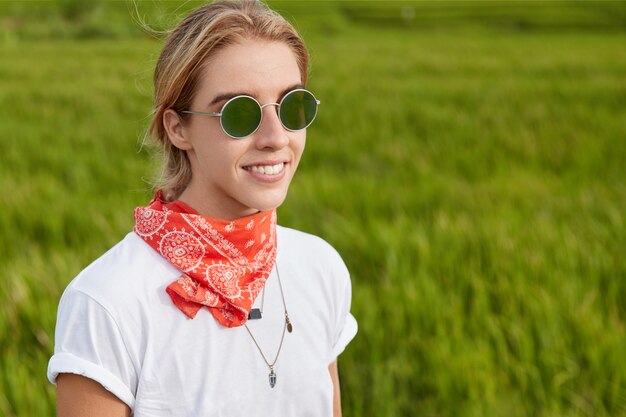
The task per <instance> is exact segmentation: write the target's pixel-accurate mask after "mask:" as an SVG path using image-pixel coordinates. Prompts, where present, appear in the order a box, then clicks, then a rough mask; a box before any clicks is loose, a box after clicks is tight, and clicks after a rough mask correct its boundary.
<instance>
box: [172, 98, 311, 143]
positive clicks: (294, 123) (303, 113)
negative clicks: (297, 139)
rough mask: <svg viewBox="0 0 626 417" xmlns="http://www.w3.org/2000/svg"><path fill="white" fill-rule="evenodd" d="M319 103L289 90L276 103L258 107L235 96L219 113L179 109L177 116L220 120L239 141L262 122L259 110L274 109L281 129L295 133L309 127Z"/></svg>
mask: <svg viewBox="0 0 626 417" xmlns="http://www.w3.org/2000/svg"><path fill="white" fill-rule="evenodd" d="M318 104H320V101H319V100H318V99H316V98H315V96H314V95H313V93H311V92H310V91H308V90H305V89H303V88H297V89H295V90H291V91H290V92H288V93H287V94H285V96H284V97H283V98H282V100H280V103H267V104H263V105H261V104H259V102H258V101H256V100H255V99H254V98H253V97H250V96H245V95H242V96H236V97H233V98H231V99H230V100H228V101H227V102H226V103H225V104H224V106H222V110H220V111H219V112H210V113H207V112H200V111H191V110H183V111H182V112H181V113H188V114H201V115H206V116H215V117H219V118H220V124H221V125H222V129H223V130H224V133H226V134H227V135H228V136H230V137H231V138H234V139H242V138H245V137H246V136H250V135H251V134H253V133H254V132H256V131H257V129H258V128H259V126H260V125H261V121H262V120H263V108H264V107H267V106H278V118H279V119H280V123H281V124H282V125H283V127H284V128H285V129H287V130H290V131H297V130H302V129H306V128H307V127H309V125H310V124H311V123H313V120H314V119H315V116H316V115H317V106H318Z"/></svg>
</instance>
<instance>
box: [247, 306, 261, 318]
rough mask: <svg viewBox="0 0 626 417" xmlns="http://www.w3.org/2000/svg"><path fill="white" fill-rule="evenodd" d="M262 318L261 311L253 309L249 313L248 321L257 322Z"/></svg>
mask: <svg viewBox="0 0 626 417" xmlns="http://www.w3.org/2000/svg"><path fill="white" fill-rule="evenodd" d="M261 317H262V316H261V310H259V309H258V308H253V309H252V310H250V312H249V313H248V320H257V319H260V318H261Z"/></svg>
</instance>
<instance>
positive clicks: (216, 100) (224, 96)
mask: <svg viewBox="0 0 626 417" xmlns="http://www.w3.org/2000/svg"><path fill="white" fill-rule="evenodd" d="M298 88H304V85H303V84H301V83H298V84H293V85H290V86H289V87H287V88H285V89H284V90H283V91H281V92H280V94H279V97H280V98H283V97H284V96H285V94H287V93H288V92H290V91H292V90H296V89H298ZM237 96H251V97H254V95H253V94H250V93H247V92H245V91H238V92H232V93H224V94H220V95H218V96H216V97H214V98H213V100H211V103H209V107H210V106H213V105H215V104H217V103H221V102H224V101H228V100H230V99H231V98H233V97H237ZM279 101H280V99H279Z"/></svg>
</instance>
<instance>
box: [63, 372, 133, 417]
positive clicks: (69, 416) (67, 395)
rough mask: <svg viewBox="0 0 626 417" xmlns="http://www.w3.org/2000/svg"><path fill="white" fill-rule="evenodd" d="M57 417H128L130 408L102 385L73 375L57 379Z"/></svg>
mask: <svg viewBox="0 0 626 417" xmlns="http://www.w3.org/2000/svg"><path fill="white" fill-rule="evenodd" d="M57 415H58V417H80V416H90V417H105V416H107V417H129V416H130V408H128V406H127V405H126V404H125V403H124V402H122V400H120V399H119V398H117V397H116V396H115V395H113V394H111V393H110V392H109V391H107V390H106V389H104V388H103V387H102V385H100V384H98V383H97V382H95V381H93V380H92V379H89V378H85V377H84V376H80V375H75V374H59V376H58V377H57Z"/></svg>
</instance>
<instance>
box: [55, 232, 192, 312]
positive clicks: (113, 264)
mask: <svg viewBox="0 0 626 417" xmlns="http://www.w3.org/2000/svg"><path fill="white" fill-rule="evenodd" d="M178 275H180V271H178V270H177V269H176V268H175V267H173V266H172V265H170V264H169V263H168V262H167V261H166V260H165V259H164V258H162V257H161V256H160V255H159V254H158V253H157V252H156V251H155V250H153V249H152V248H150V247H149V246H148V245H147V244H146V243H145V242H143V241H142V240H141V239H140V238H139V237H138V236H137V235H136V234H135V233H133V232H131V233H129V234H127V235H126V237H125V238H124V239H122V240H121V241H120V242H119V243H117V244H116V245H115V246H113V247H112V248H111V249H109V250H108V251H107V252H106V253H104V254H103V255H102V256H100V257H99V258H98V259H96V260H95V261H93V262H92V263H91V264H90V265H89V266H87V267H86V268H85V269H83V270H82V271H81V272H80V273H79V274H78V275H77V276H76V278H74V279H73V280H72V281H71V282H70V284H69V285H68V286H67V288H66V290H65V293H64V298H66V297H69V296H71V294H77V293H79V294H83V295H86V296H88V297H89V298H91V299H93V300H94V301H96V302H97V303H98V304H100V305H102V307H104V308H105V309H107V310H108V311H110V312H114V311H115V310H117V309H119V308H120V307H123V306H125V305H136V304H138V303H137V302H138V301H145V302H148V301H150V300H142V299H141V298H142V297H143V298H145V297H147V296H148V295H149V294H154V293H155V292H154V291H150V290H154V289H156V288H158V287H160V286H165V285H167V283H169V282H171V281H173V280H174V279H175V278H176V277H177V276H178ZM139 304H142V303H139Z"/></svg>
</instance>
